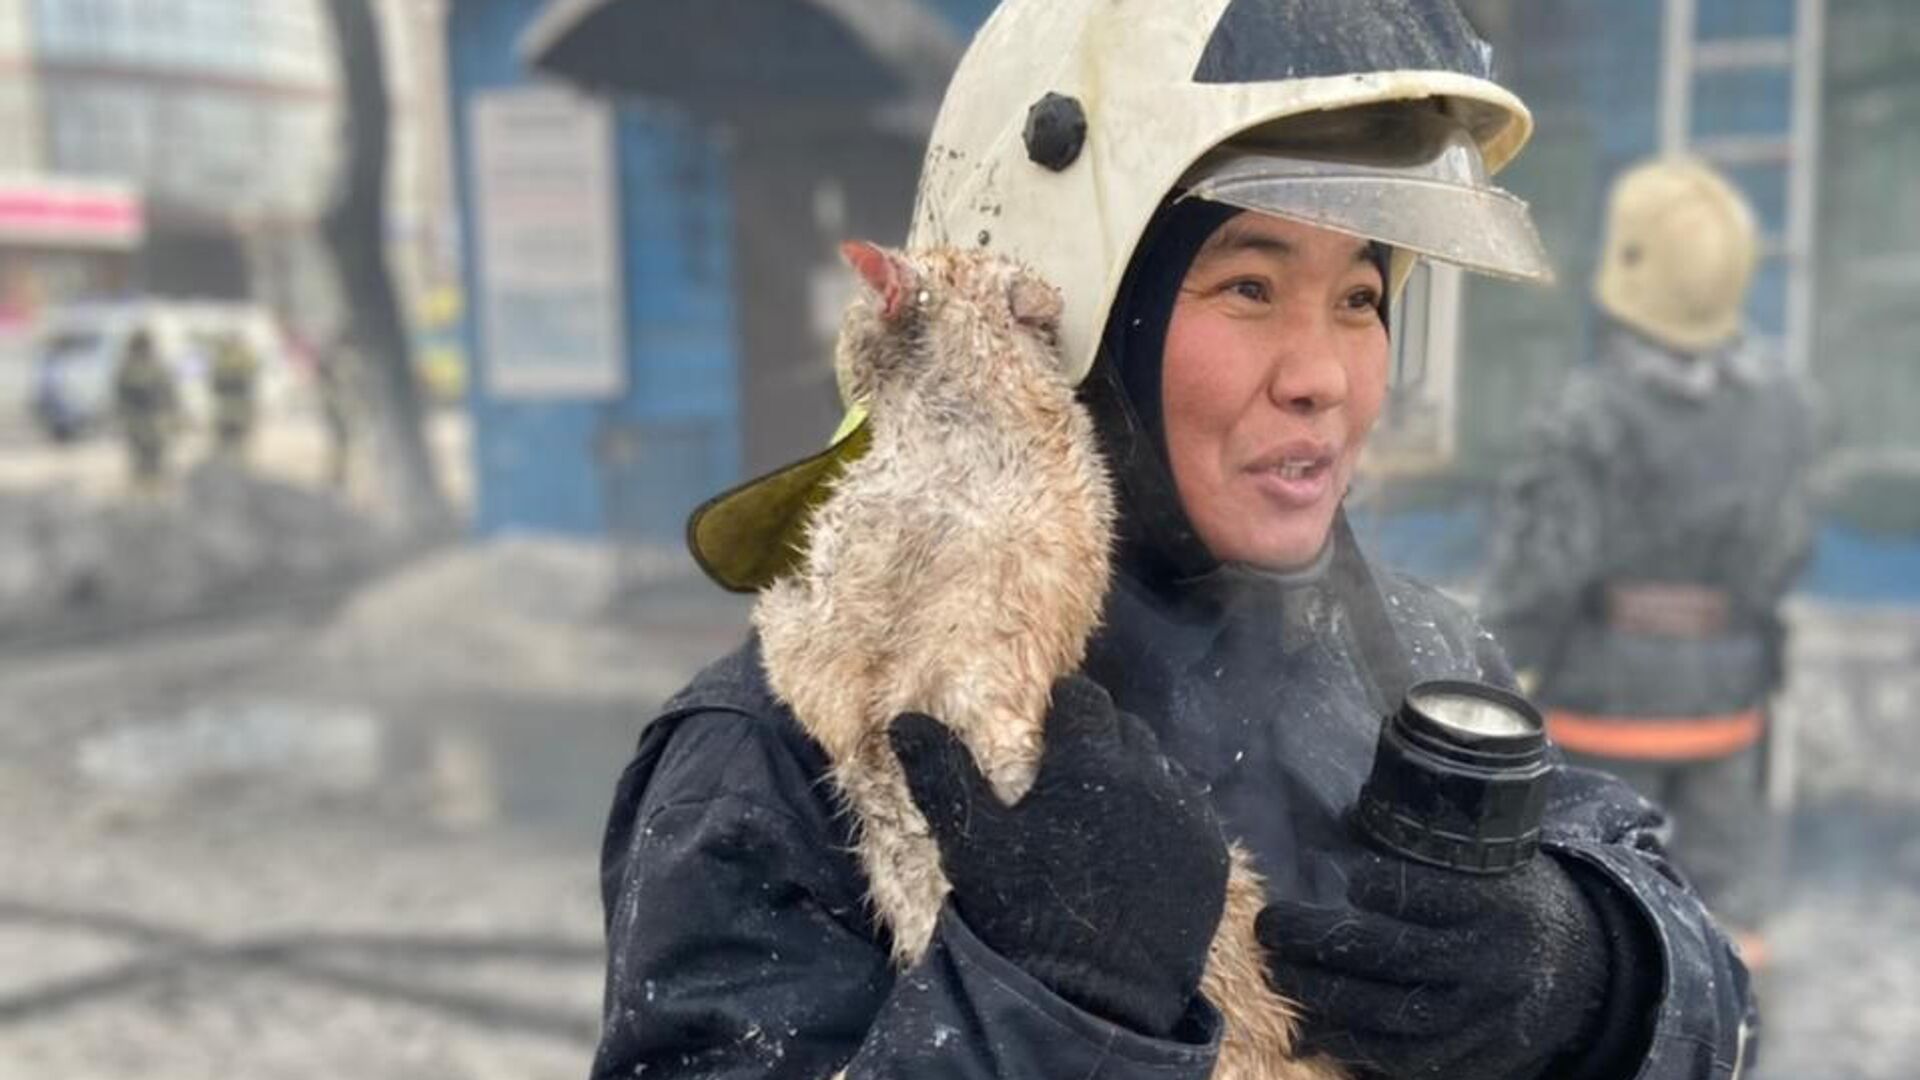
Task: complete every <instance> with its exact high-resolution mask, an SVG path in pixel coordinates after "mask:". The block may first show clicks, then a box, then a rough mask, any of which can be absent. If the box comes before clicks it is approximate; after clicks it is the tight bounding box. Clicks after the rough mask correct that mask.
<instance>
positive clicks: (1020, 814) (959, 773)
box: [889, 676, 1227, 1038]
mask: <svg viewBox="0 0 1920 1080" xmlns="http://www.w3.org/2000/svg"><path fill="white" fill-rule="evenodd" d="M889 735H890V736H891V739H892V742H893V751H894V753H895V754H896V755H897V756H898V757H899V758H900V763H901V765H902V766H904V767H905V769H906V774H907V783H908V785H909V786H910V787H911V788H912V789H913V798H914V801H915V802H916V803H918V804H919V807H920V811H921V813H922V814H924V815H926V818H927V824H928V825H929V826H931V827H932V829H933V835H934V838H935V839H936V840H937V841H938V842H939V844H940V860H941V865H942V867H943V868H944V869H945V870H946V874H947V880H948V881H949V882H950V883H952V885H953V893H952V903H953V905H954V908H955V910H956V911H958V913H959V915H960V917H961V918H962V919H964V920H965V921H966V924H967V926H968V927H969V928H971V929H972V930H973V932H974V933H975V934H977V935H978V936H979V937H980V940H981V941H983V942H985V943H986V944H987V946H988V947H989V948H991V949H993V950H994V951H995V952H997V953H999V954H1000V955H1001V956H1003V957H1006V958H1007V959H1008V960H1011V961H1012V962H1013V963H1015V964H1018V965H1019V966H1020V967H1021V968H1022V969H1023V970H1025V971H1026V972H1028V973H1029V974H1031V975H1033V976H1034V977H1035V978H1037V979H1039V980H1040V981H1041V982H1042V983H1045V984H1046V985H1047V986H1048V987H1049V988H1051V989H1052V990H1053V991H1054V992H1055V993H1057V994H1059V995H1060V996H1061V997H1063V998H1066V999H1067V1000H1068V1001H1071V1002H1073V1003H1074V1004H1075V1005H1077V1006H1079V1007H1080V1008H1083V1009H1086V1010H1087V1011H1089V1012H1092V1013H1094V1014H1096V1015H1098V1016H1102V1017H1105V1018H1106V1019H1108V1020H1110V1021H1113V1022H1115V1023H1119V1024H1124V1025H1126V1026H1128V1027H1130V1028H1132V1029H1133V1030H1135V1031H1138V1032H1140V1033H1141V1034H1143V1035H1149V1036H1153V1037H1157V1038H1166V1037H1168V1036H1169V1035H1171V1034H1172V1033H1173V1031H1174V1028H1175V1027H1176V1025H1178V1024H1179V1022H1180V1020H1181V1018H1182V1017H1183V1016H1184V1015H1185V1014H1186V1012H1187V1008H1188V1006H1189V1004H1190V1003H1191V1002H1192V1000H1193V997H1194V994H1195V991H1196V989H1197V988H1198V986H1199V984H1200V972H1201V969H1202V968H1203V967H1204V966H1205V964H1206V958H1207V946H1208V945H1209V943H1211V942H1212V940H1213V934H1214V928H1215V926H1216V925H1217V924H1218V923H1219V921H1220V913H1221V910H1222V908H1223V907H1224V906H1225V903H1226V882H1227V849H1226V842H1225V840H1224V839H1223V838H1222V836H1221V832H1220V825H1219V822H1218V821H1216V820H1215V818H1214V815H1213V809H1212V806H1211V805H1210V804H1209V803H1208V801H1207V796H1206V794H1205V793H1204V792H1203V791H1202V790H1201V789H1200V788H1199V787H1198V786H1197V785H1196V784H1195V783H1194V782H1193V781H1192V780H1191V779H1190V778H1189V777H1187V776H1186V775H1185V774H1184V773H1182V772H1181V771H1180V770H1179V768H1178V767H1177V766H1175V765H1173V764H1172V763H1171V762H1169V761H1168V760H1167V759H1166V758H1165V757H1163V756H1161V754H1160V751H1159V747H1158V744H1157V743H1156V742H1155V740H1154V737H1153V733H1152V732H1151V731H1149V730H1148V729H1147V726H1146V725H1145V724H1143V723H1141V722H1140V721H1139V720H1138V719H1137V718H1135V717H1132V716H1129V715H1126V714H1124V713H1120V712H1116V711H1115V710H1114V707H1113V700H1112V699H1111V698H1109V697H1108V696H1107V692H1106V691H1105V690H1103V689H1101V688H1100V687H1099V686H1098V685H1097V684H1095V683H1093V682H1091V681H1089V680H1087V679H1085V678H1082V677H1079V676H1069V677H1067V678H1065V679H1062V680H1060V681H1059V682H1057V683H1055V684H1054V687H1053V706H1052V708H1051V710H1050V711H1049V712H1048V714H1047V719H1046V745H1045V749H1044V751H1043V752H1042V755H1041V758H1040V769H1039V773H1038V775H1037V776H1036V778H1035V780H1034V784H1033V787H1032V789H1031V790H1029V791H1028V792H1027V794H1026V795H1025V796H1024V797H1022V798H1021V800H1020V801H1019V802H1018V803H1016V804H1015V805H1013V806H1011V807H1009V806H1006V805H1004V804H1002V803H1001V802H1000V800H999V798H998V797H997V796H995V795H994V793H993V789H992V788H991V787H990V786H989V785H988V784H987V781H986V779H985V778H984V777H982V776H981V775H980V772H979V770H978V769H977V767H976V766H975V764H974V761H973V757H972V755H971V754H969V753H968V752H967V748H966V747H965V746H964V745H963V744H962V743H961V742H960V741H959V740H958V739H956V738H955V737H954V736H953V734H952V733H951V732H949V731H948V730H947V729H946V728H945V727H944V726H942V725H941V724H940V723H939V722H937V721H935V720H933V719H931V718H929V717H926V716H923V715H919V714H915V713H908V714H905V715H903V716H901V717H899V718H898V719H896V720H895V721H894V723H893V727H892V729H891V730H890V732H889Z"/></svg>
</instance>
